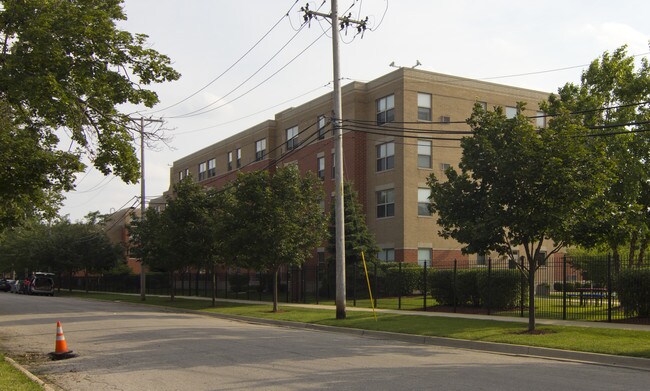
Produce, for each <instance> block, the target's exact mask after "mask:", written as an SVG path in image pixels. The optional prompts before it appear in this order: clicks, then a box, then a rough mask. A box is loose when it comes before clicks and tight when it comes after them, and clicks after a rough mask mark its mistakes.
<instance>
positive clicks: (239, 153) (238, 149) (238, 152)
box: [237, 148, 241, 168]
mask: <svg viewBox="0 0 650 391" xmlns="http://www.w3.org/2000/svg"><path fill="white" fill-rule="evenodd" d="M237 168H241V148H237Z"/></svg>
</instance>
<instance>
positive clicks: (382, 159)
mask: <svg viewBox="0 0 650 391" xmlns="http://www.w3.org/2000/svg"><path fill="white" fill-rule="evenodd" d="M376 149H377V167H376V168H377V172H382V171H386V170H392V169H393V168H395V142H394V141H389V142H387V143H383V144H379V145H377V147H376Z"/></svg>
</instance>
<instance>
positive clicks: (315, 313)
mask: <svg viewBox="0 0 650 391" xmlns="http://www.w3.org/2000/svg"><path fill="white" fill-rule="evenodd" d="M65 295H74V296H77V297H85V298H91V299H99V300H110V301H122V302H131V303H137V304H146V305H158V306H165V307H174V308H182V309H191V310H198V311H205V312H215V313H223V314H231V315H239V316H248V317H253V318H265V319H277V320H285V321H295V322H303V323H313V324H320V325H329V326H337V327H350V328H356V329H364V330H378V331H391V332H399V333H406V334H416V335H426V336H436V337H446V338H456V339H465V340H473V341H487V342H500V343H508V344H517V345H526V346H537V347H547V348H556V349H565V350H575V351H583V352H593V353H603V354H614V355H622V356H633V357H645V358H650V331H632V330H612V329H604V328H593V327H571V326H546V325H544V326H538V327H537V329H538V330H541V331H543V334H540V335H531V334H527V333H523V332H524V331H526V329H527V324H526V323H525V322H522V323H512V322H500V321H498V320H474V319H461V318H446V317H435V316H433V317H430V316H417V315H400V314H382V313H378V314H377V321H375V319H374V317H373V314H372V313H371V312H355V311H348V312H347V319H345V320H336V319H335V311H334V310H333V309H332V310H321V309H306V308H297V307H289V306H282V304H280V312H278V313H273V312H272V311H271V308H272V307H271V304H268V305H267V304H264V305H259V304H238V303H237V304H236V303H225V302H217V306H216V307H212V306H211V301H210V300H196V299H186V298H176V300H175V301H173V302H172V301H170V299H169V298H168V297H156V296H147V300H146V301H144V302H142V301H140V297H139V296H138V295H132V296H130V295H120V294H101V293H90V294H85V293H72V294H70V293H63V292H62V296H65ZM357 304H359V303H357ZM348 305H349V304H348Z"/></svg>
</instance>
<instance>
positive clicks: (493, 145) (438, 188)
mask: <svg viewBox="0 0 650 391" xmlns="http://www.w3.org/2000/svg"><path fill="white" fill-rule="evenodd" d="M523 111H524V106H523V104H519V105H518V114H517V115H516V116H515V117H514V118H511V119H508V118H507V117H506V116H505V114H504V112H503V109H502V108H501V107H496V108H495V110H494V111H485V110H483V108H482V107H481V106H480V105H478V104H477V105H476V106H475V107H474V112H473V114H472V116H471V117H470V118H469V119H468V121H467V122H468V124H469V125H470V126H471V128H472V136H471V137H465V138H463V139H462V140H461V147H462V149H463V153H462V157H461V161H460V164H459V168H460V169H461V173H458V172H456V170H454V169H453V168H450V169H448V170H447V171H446V173H445V174H446V177H447V181H446V182H440V181H438V180H437V179H436V177H435V176H434V175H433V174H432V175H431V176H430V178H429V185H430V186H431V197H430V201H431V204H430V209H431V211H432V212H435V213H437V214H438V224H439V225H440V227H441V231H440V234H441V235H442V236H443V237H445V238H453V239H456V240H457V241H459V242H460V243H463V244H464V246H463V247H462V251H463V252H465V253H479V254H487V253H489V252H492V251H495V252H497V253H499V254H501V255H505V256H507V257H509V258H510V259H511V261H512V262H513V263H514V264H516V265H519V262H516V261H517V260H515V259H514V255H513V249H516V248H517V247H518V246H523V247H524V250H525V257H526V260H527V262H526V263H525V264H524V267H523V268H522V270H521V272H522V273H524V275H525V276H526V277H527V279H528V284H529V306H530V309H529V322H528V329H529V331H533V330H534V329H535V289H534V288H535V271H536V270H537V269H538V267H539V265H540V263H541V262H539V261H540V257H541V255H542V253H541V250H542V246H543V245H544V243H545V241H546V240H553V241H554V243H553V248H552V250H551V251H548V252H547V253H546V258H548V257H550V256H551V255H552V254H554V253H556V252H557V251H559V250H560V249H561V248H562V247H563V246H564V245H565V244H566V243H568V242H570V241H571V240H572V236H571V235H572V228H573V227H572V222H573V221H574V220H575V219H576V218H577V217H578V215H579V214H580V213H582V211H584V210H585V209H586V208H587V206H588V202H589V200H590V198H591V196H592V195H593V194H595V193H596V192H598V191H600V190H601V188H600V184H601V183H602V180H601V178H600V177H599V175H600V173H599V169H600V167H599V161H598V160H597V159H594V158H593V157H592V156H591V155H590V153H591V151H592V149H590V148H589V147H588V144H589V140H588V139H586V138H584V137H578V136H580V135H582V134H583V132H584V129H583V128H582V127H581V126H579V124H577V123H575V122H576V121H575V119H574V118H573V117H572V116H571V115H570V114H569V113H568V112H566V111H564V112H561V113H560V112H558V113H557V114H558V115H557V117H555V118H554V119H553V120H551V121H550V122H549V125H548V126H547V127H543V128H536V127H535V126H534V125H533V123H532V122H531V120H530V119H529V118H527V117H525V116H524V115H523Z"/></svg>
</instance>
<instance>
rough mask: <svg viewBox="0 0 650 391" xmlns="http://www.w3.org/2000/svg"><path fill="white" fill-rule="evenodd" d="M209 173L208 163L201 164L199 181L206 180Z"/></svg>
mask: <svg viewBox="0 0 650 391" xmlns="http://www.w3.org/2000/svg"><path fill="white" fill-rule="evenodd" d="M207 172H208V163H207V162H201V163H199V181H202V180H204V179H205V178H206V175H207Z"/></svg>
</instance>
